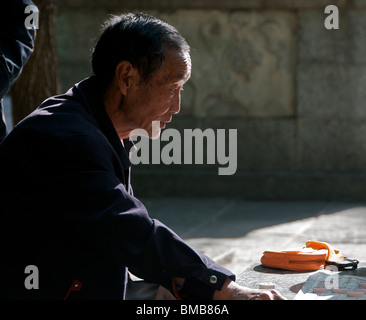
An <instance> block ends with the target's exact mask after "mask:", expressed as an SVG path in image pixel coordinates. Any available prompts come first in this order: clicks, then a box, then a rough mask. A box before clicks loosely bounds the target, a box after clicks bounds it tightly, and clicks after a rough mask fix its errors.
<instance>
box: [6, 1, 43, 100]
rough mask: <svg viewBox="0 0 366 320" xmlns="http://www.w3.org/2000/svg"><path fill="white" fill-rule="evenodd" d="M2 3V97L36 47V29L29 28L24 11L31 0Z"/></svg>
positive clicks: (31, 3) (30, 3)
mask: <svg viewBox="0 0 366 320" xmlns="http://www.w3.org/2000/svg"><path fill="white" fill-rule="evenodd" d="M6 2H7V3H6V4H2V8H1V10H2V13H3V14H6V15H7V19H0V20H1V21H0V98H1V99H2V98H3V97H4V96H5V94H6V93H7V92H8V91H9V89H10V87H11V86H12V85H13V83H14V82H15V80H16V79H17V77H18V76H19V74H20V72H21V70H22V68H23V66H24V65H25V63H26V62H27V60H28V58H29V56H30V55H31V53H32V52H33V49H34V40H35V37H36V30H35V29H27V28H26V27H25V25H24V21H25V19H26V17H27V14H25V13H24V11H25V8H26V7H27V6H28V5H34V3H33V2H32V1H30V0H7V1H6Z"/></svg>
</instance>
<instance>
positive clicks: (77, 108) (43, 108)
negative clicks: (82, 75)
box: [17, 86, 103, 138]
mask: <svg viewBox="0 0 366 320" xmlns="http://www.w3.org/2000/svg"><path fill="white" fill-rule="evenodd" d="M102 107H103V106H100V108H102ZM17 129H18V130H20V131H23V132H27V134H31V135H32V134H35V135H44V136H49V137H52V138H63V137H69V136H73V135H78V136H79V135H92V136H95V135H97V136H98V135H100V129H99V126H98V121H97V119H96V118H95V116H94V115H93V113H92V111H91V106H89V105H88V103H87V102H86V101H85V99H84V98H83V96H82V94H81V93H80V92H79V90H78V88H77V86H74V87H73V88H71V89H70V90H68V91H67V92H66V93H65V94H61V95H56V96H53V97H50V98H48V99H46V100H45V101H44V102H43V103H42V104H41V105H40V106H39V107H38V108H37V109H36V110H34V111H33V112H32V113H31V114H29V115H28V116H27V117H26V118H24V119H23V120H22V121H21V122H20V123H19V124H18V125H17Z"/></svg>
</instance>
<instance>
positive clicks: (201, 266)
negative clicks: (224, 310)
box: [53, 136, 235, 299]
mask: <svg viewBox="0 0 366 320" xmlns="http://www.w3.org/2000/svg"><path fill="white" fill-rule="evenodd" d="M57 149H58V151H57V153H58V155H57V158H58V160H57V162H59V161H62V165H61V163H60V166H59V167H58V168H59V169H58V170H59V171H58V173H57V179H56V180H53V181H54V182H53V184H54V185H56V186H58V187H59V188H62V190H61V189H60V190H55V192H56V193H55V194H56V195H57V194H61V193H63V194H64V196H63V201H62V204H60V205H61V208H60V209H61V210H63V212H68V213H67V214H68V215H69V216H70V219H72V220H73V223H74V224H76V225H77V226H78V228H79V229H80V230H82V233H81V234H82V235H83V236H84V237H87V238H88V239H92V241H93V243H94V245H96V246H98V247H99V248H100V249H101V250H103V251H104V252H108V253H109V255H111V256H113V257H114V258H115V259H117V260H118V261H120V263H121V265H124V266H127V267H128V268H129V269H130V270H131V271H132V272H133V273H134V274H135V275H137V276H139V277H140V278H143V279H145V280H148V281H151V282H154V283H159V284H160V285H162V286H164V287H166V288H167V289H169V290H170V291H171V292H174V290H173V288H172V277H182V278H185V279H186V281H185V285H184V288H183V291H184V295H185V297H188V298H191V299H194V298H198V299H211V298H212V294H213V292H214V290H215V289H220V288H221V287H222V285H223V283H224V282H225V280H226V279H227V277H230V278H232V279H233V280H235V276H234V274H232V273H231V272H230V271H228V270H227V269H225V268H224V267H222V266H220V265H218V264H216V263H214V262H213V261H212V260H211V259H209V258H208V257H207V256H205V255H203V254H201V253H200V252H198V251H197V250H195V249H194V248H192V247H190V246H189V245H187V244H186V243H185V242H184V241H183V240H182V239H181V238H180V237H179V236H178V235H177V234H176V233H174V232H173V231H172V230H171V229H170V228H168V227H167V226H165V225H164V224H163V223H161V222H160V221H158V220H156V219H151V218H150V217H149V215H148V212H147V210H146V208H145V206H144V205H143V204H142V203H141V202H140V201H139V200H138V199H137V198H135V197H134V196H132V195H131V194H129V193H128V192H127V191H126V188H125V186H124V184H123V183H122V181H121V179H119V178H118V177H117V174H116V166H115V164H114V161H115V159H116V158H115V155H114V154H113V152H112V149H108V146H107V145H106V144H104V143H102V142H101V141H98V140H96V139H94V138H91V137H84V136H77V137H68V138H66V139H63V141H62V144H61V145H59V146H58V147H57ZM65 190H67V193H66V194H65ZM59 202H60V201H58V203H59ZM70 208H72V210H71V211H70Z"/></svg>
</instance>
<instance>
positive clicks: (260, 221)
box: [142, 198, 366, 274]
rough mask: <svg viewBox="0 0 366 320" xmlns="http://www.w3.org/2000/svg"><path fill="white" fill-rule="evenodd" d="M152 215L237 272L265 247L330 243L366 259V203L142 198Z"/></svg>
mask: <svg viewBox="0 0 366 320" xmlns="http://www.w3.org/2000/svg"><path fill="white" fill-rule="evenodd" d="M142 201H143V202H144V204H145V205H146V207H147V208H148V210H149V213H150V216H151V217H153V218H157V219H159V220H160V221H162V222H164V223H165V224H166V225H168V226H169V227H171V228H172V229H173V230H174V231H176V232H177V234H178V235H179V236H181V237H182V238H183V239H185V240H186V241H187V242H188V243H189V244H190V245H192V246H194V247H195V248H197V249H198V250H200V251H201V252H203V253H205V254H207V255H208V256H209V257H211V258H213V259H215V260H216V261H217V262H219V263H220V264H222V265H224V266H225V267H227V268H228V269H230V270H232V271H233V272H235V273H236V274H239V273H241V272H242V271H244V270H245V269H246V268H247V267H248V266H250V265H251V264H253V263H258V262H259V260H260V258H261V255H262V252H263V251H264V250H272V249H273V250H278V249H284V248H289V247H302V246H303V245H304V244H305V242H306V241H307V240H319V241H325V242H328V243H330V244H332V245H334V247H336V248H337V249H339V250H341V251H342V253H343V254H344V255H345V256H348V257H352V258H356V259H358V260H359V261H366V203H334V202H254V201H240V200H232V199H171V198H169V199H142Z"/></svg>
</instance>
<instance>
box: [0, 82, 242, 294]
mask: <svg viewBox="0 0 366 320" xmlns="http://www.w3.org/2000/svg"><path fill="white" fill-rule="evenodd" d="M131 145H132V143H131V142H130V141H129V140H125V141H124V145H123V144H122V143H121V141H120V139H119V137H118V135H117V132H116V131H115V129H114V127H113V125H112V122H111V121H110V119H109V117H108V115H107V113H106V111H105V108H104V104H103V100H102V94H101V91H100V86H99V85H98V83H97V80H96V78H95V77H91V78H88V79H85V80H83V81H81V82H80V83H78V84H76V85H75V86H74V87H73V88H71V89H70V90H69V91H68V92H67V93H66V94H64V95H60V96H55V97H51V98H49V99H47V100H46V101H45V102H44V103H43V104H42V105H41V106H40V107H39V108H38V109H36V110H35V111H34V112H33V113H32V114H30V115H29V116H28V117H27V118H25V119H24V120H23V121H21V122H20V123H19V124H18V125H17V126H16V127H15V128H14V129H13V131H12V132H11V133H10V134H9V135H8V136H7V138H6V139H5V140H4V141H3V143H2V144H0V177H1V179H2V181H3V183H2V184H1V186H0V204H1V228H2V230H1V238H2V239H1V244H2V249H1V250H2V252H3V253H4V254H5V257H4V256H3V257H4V258H3V259H2V266H3V267H4V263H5V267H6V268H7V269H8V270H7V271H6V272H7V273H4V272H2V273H1V274H3V275H4V274H9V272H11V277H8V278H10V279H11V281H10V283H8V287H7V294H8V296H10V297H14V296H15V297H17V298H19V297H21V298H23V297H25V298H55V299H63V298H64V296H65V295H66V293H67V291H68V289H69V287H70V285H71V284H72V282H73V281H74V280H75V279H77V280H78V281H80V282H81V283H82V289H81V290H80V291H79V292H73V293H72V294H70V298H82V299H123V298H124V297H125V283H126V281H127V277H126V272H127V269H126V267H127V268H128V269H129V270H130V271H131V272H132V273H133V274H135V275H137V276H138V277H140V278H142V279H145V280H147V281H150V282H154V283H158V284H160V285H163V286H164V287H166V288H168V289H170V290H172V277H173V276H175V277H182V278H186V279H187V280H186V283H185V286H184V291H185V294H188V295H189V297H191V298H201V299H210V298H211V297H212V294H213V291H214V290H215V289H220V288H221V286H222V284H223V283H224V281H225V280H226V279H227V277H231V278H232V279H235V276H234V275H233V274H232V273H231V272H229V271H228V270H226V269H225V268H223V267H222V266H219V265H217V264H215V263H214V262H213V261H212V260H210V259H209V258H208V257H206V256H204V255H202V254H201V253H199V252H198V251H196V250H195V249H193V248H191V247H189V246H188V245H187V244H186V243H184V242H183V241H182V240H181V239H180V238H179V237H178V236H177V235H176V234H175V233H174V232H173V231H172V230H170V229H169V228H168V227H166V226H165V225H163V224H162V223H161V222H159V221H158V220H155V219H151V218H150V217H149V215H148V213H147V210H146V208H145V207H144V205H143V204H142V203H141V202H140V201H139V200H138V199H137V198H135V197H134V196H133V194H132V189H131V185H130V167H131V163H130V161H129V157H128V153H129V149H130V148H131ZM172 214H174V213H172ZM27 265H35V266H37V267H38V269H39V289H38V290H35V289H32V290H27V289H25V287H24V279H25V278H26V276H27V275H26V274H24V269H25V267H26V266H27ZM212 275H215V276H216V277H217V282H216V283H211V282H210V277H211V276H212ZM211 279H212V278H211ZM1 291H4V287H3V286H2V290H1ZM2 293H4V292H2Z"/></svg>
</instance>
